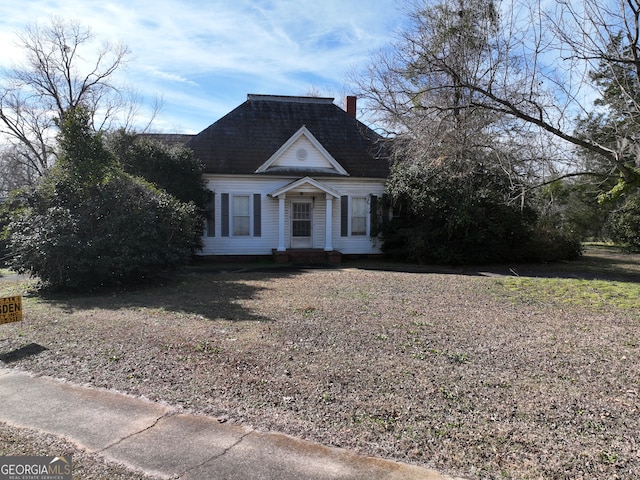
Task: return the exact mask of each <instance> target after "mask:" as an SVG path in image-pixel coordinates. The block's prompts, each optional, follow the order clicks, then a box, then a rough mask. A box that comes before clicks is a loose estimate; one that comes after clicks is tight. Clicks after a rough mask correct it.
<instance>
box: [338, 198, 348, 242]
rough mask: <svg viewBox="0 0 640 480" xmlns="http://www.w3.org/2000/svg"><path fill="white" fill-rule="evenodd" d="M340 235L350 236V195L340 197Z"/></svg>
mask: <svg viewBox="0 0 640 480" xmlns="http://www.w3.org/2000/svg"><path fill="white" fill-rule="evenodd" d="M340 236H341V237H348V236H349V197H348V196H347V195H342V196H341V197H340Z"/></svg>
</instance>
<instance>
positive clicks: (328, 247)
mask: <svg viewBox="0 0 640 480" xmlns="http://www.w3.org/2000/svg"><path fill="white" fill-rule="evenodd" d="M325 198H326V205H327V206H326V213H325V227H324V232H325V239H324V251H325V252H331V251H333V245H332V243H331V239H332V237H333V231H332V230H333V229H332V226H333V218H332V217H333V196H332V195H329V194H328V193H326V194H325Z"/></svg>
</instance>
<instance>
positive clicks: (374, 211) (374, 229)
mask: <svg viewBox="0 0 640 480" xmlns="http://www.w3.org/2000/svg"><path fill="white" fill-rule="evenodd" d="M369 217H370V222H369V224H370V225H371V234H372V235H376V234H377V233H378V197H377V196H376V195H371V204H370V205H369Z"/></svg>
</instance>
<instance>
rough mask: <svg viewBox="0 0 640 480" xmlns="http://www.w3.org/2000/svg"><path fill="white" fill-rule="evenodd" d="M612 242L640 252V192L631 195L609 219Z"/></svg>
mask: <svg viewBox="0 0 640 480" xmlns="http://www.w3.org/2000/svg"><path fill="white" fill-rule="evenodd" d="M609 232H610V234H611V238H612V240H614V241H615V242H619V243H623V244H625V245H628V246H629V247H630V248H631V249H633V250H640V192H637V191H636V192H634V193H633V194H630V195H629V196H628V197H627V198H626V201H625V202H624V203H623V204H622V206H620V207H619V208H618V209H616V210H614V211H613V212H612V214H611V216H610V217H609Z"/></svg>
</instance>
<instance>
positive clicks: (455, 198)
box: [382, 162, 580, 264]
mask: <svg viewBox="0 0 640 480" xmlns="http://www.w3.org/2000/svg"><path fill="white" fill-rule="evenodd" d="M510 188H511V186H510V182H509V179H508V178H507V176H506V175H505V174H504V173H503V172H501V171H500V169H499V168H491V167H487V166H485V165H483V164H481V163H480V162H477V163H469V164H462V165H461V164H456V163H455V162H448V163H444V162H443V163H437V162H431V163H428V164H421V163H419V162H412V163H410V164H405V163H397V164H396V165H395V166H394V167H393V168H392V173H391V177H390V181H389V183H388V186H387V196H388V198H389V201H390V202H391V203H392V204H393V208H394V219H393V220H392V221H391V222H389V223H388V224H387V225H386V227H385V228H384V232H383V234H384V239H385V240H384V243H383V246H382V250H383V252H385V253H386V254H388V255H389V256H391V257H392V258H395V259H399V260H405V261H410V262H418V263H440V264H470V263H501V262H511V261H530V260H535V261H549V260H557V259H558V258H557V257H558V252H557V251H553V252H551V251H549V252H548V253H549V258H547V257H546V253H547V252H545V248H544V247H543V245H545V244H548V243H553V242H555V241H559V240H561V239H564V237H562V236H561V235H559V234H558V235H556V234H555V232H553V235H551V233H552V232H550V231H549V230H545V231H542V229H540V228H539V224H538V215H537V214H536V212H535V211H534V210H533V209H532V208H531V207H530V206H528V205H526V204H525V205H522V204H521V203H520V202H514V201H511V199H510V194H511V193H512V192H511V190H510ZM546 238H549V239H551V238H553V240H552V241H551V242H546V241H545V239H546ZM569 243H570V245H571V246H565V247H564V248H563V249H561V251H562V252H563V253H562V255H560V256H564V255H565V254H567V255H569V254H568V252H569V251H571V252H572V253H571V255H574V253H573V252H574V251H575V248H574V247H576V246H577V249H578V251H579V249H580V244H579V242H577V241H573V240H572V241H570V242H569Z"/></svg>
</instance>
